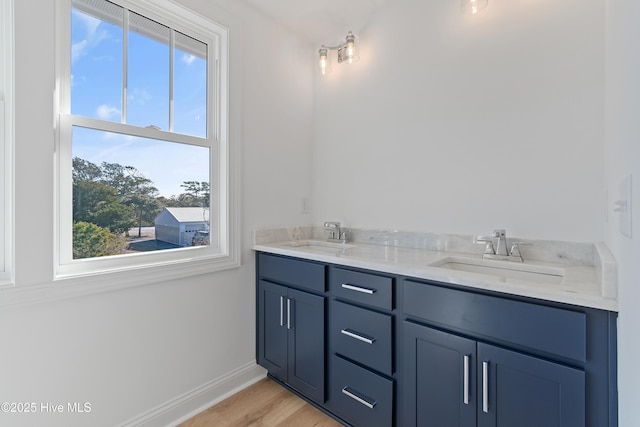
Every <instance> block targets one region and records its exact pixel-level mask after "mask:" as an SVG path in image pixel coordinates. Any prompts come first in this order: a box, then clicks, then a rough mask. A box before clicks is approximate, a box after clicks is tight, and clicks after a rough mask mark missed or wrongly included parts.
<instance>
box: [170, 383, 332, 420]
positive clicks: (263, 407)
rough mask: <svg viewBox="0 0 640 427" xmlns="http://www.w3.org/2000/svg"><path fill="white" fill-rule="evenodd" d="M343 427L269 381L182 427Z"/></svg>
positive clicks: (255, 386) (197, 416) (235, 395)
mask: <svg viewBox="0 0 640 427" xmlns="http://www.w3.org/2000/svg"><path fill="white" fill-rule="evenodd" d="M210 426H215V427H248V426H251V427H276V426H277V427H340V426H342V424H340V423H338V422H337V421H335V420H334V419H333V418H331V417H329V416H328V415H326V414H324V413H323V412H321V411H319V410H318V409H316V408H314V407H313V406H311V405H310V404H308V403H307V402H305V401H304V400H302V399H301V398H299V397H298V396H296V395H295V394H293V393H291V392H290V391H289V390H287V389H285V388H284V387H282V386H280V385H279V384H277V383H276V382H274V381H273V380H271V379H269V378H265V379H263V380H261V381H259V382H257V383H256V384H254V385H252V386H250V387H247V388H246V389H244V390H242V391H240V392H239V393H236V394H234V395H233V396H231V397H229V398H227V399H225V400H223V401H222V402H220V403H218V404H217V405H215V406H212V407H211V408H209V409H207V410H206V411H204V412H201V413H200V414H198V415H196V416H195V417H193V418H191V419H190V420H187V421H185V422H184V423H182V424H180V425H179V427H210Z"/></svg>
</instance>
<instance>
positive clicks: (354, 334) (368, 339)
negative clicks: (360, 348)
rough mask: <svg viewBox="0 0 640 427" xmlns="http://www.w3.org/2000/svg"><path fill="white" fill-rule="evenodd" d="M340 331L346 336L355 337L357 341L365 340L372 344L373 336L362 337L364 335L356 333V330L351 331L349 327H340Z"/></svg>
mask: <svg viewBox="0 0 640 427" xmlns="http://www.w3.org/2000/svg"><path fill="white" fill-rule="evenodd" d="M340 333H342V334H343V335H346V336H348V337H351V338H354V339H357V340H358V341H362V342H366V343H367V344H373V343H374V341H375V338H373V339H372V338H367V337H364V336H362V335H360V334H358V333H357V332H354V331H351V330H349V329H342V330H341V331H340Z"/></svg>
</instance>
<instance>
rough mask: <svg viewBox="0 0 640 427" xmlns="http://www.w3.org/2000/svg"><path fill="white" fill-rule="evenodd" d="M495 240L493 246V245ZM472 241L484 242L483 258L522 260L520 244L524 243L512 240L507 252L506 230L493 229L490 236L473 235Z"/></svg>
mask: <svg viewBox="0 0 640 427" xmlns="http://www.w3.org/2000/svg"><path fill="white" fill-rule="evenodd" d="M494 241H495V246H494ZM473 243H481V244H484V245H485V247H484V253H483V254H482V258H483V259H498V260H504V261H516V262H522V261H523V260H522V255H521V254H520V246H519V245H523V244H525V243H522V242H512V245H511V249H510V250H509V251H508V252H507V232H506V230H502V229H497V230H493V233H492V234H491V236H475V237H474V238H473Z"/></svg>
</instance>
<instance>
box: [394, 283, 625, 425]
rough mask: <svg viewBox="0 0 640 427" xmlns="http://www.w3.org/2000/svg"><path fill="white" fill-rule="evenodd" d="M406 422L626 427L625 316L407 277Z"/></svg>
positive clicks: (404, 405) (404, 331) (405, 341)
mask: <svg viewBox="0 0 640 427" xmlns="http://www.w3.org/2000/svg"><path fill="white" fill-rule="evenodd" d="M402 289H403V303H402V305H403V309H404V315H405V320H404V321H403V342H404V344H403V356H404V357H403V360H404V365H403V375H402V376H401V381H402V382H403V390H404V394H403V413H404V421H403V425H407V426H432V425H433V426H442V425H460V426H480V427H490V426H518V427H528V426H530V427H537V426H545V427H547V426H549V427H553V426H557V427H574V426H575V427H578V426H580V427H584V426H590V427H600V426H616V425H617V418H616V405H617V397H616V396H617V394H616V390H615V384H616V377H615V370H616V362H615V359H616V349H615V313H607V312H604V311H601V310H594V309H588V308H584V307H576V306H568V305H565V304H554V303H543V302H541V301H534V300H531V299H526V298H518V297H514V296H509V297H508V296H499V295H496V294H490V293H481V292H473V291H467V290H465V289H460V288H457V287H450V286H447V285H444V284H440V283H433V282H419V281H414V280H410V279H407V280H405V281H404V285H403V287H402Z"/></svg>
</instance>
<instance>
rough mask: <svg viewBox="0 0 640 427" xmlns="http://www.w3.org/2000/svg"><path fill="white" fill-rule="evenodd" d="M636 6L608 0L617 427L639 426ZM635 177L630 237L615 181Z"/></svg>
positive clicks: (639, 56)
mask: <svg viewBox="0 0 640 427" xmlns="http://www.w3.org/2000/svg"><path fill="white" fill-rule="evenodd" d="M639 22H640V6H639V5H638V3H637V2H635V1H631V0H608V1H607V26H606V28H607V31H606V36H607V38H606V40H607V44H606V49H607V61H606V64H607V68H606V88H607V92H606V95H607V96H606V150H605V159H606V168H605V171H606V185H607V190H608V194H609V203H608V207H607V212H608V221H607V223H606V233H605V234H606V243H607V245H608V246H609V248H611V250H612V252H613V253H614V255H615V257H616V259H617V260H618V266H619V290H618V298H619V301H620V313H619V318H618V362H619V366H618V370H619V375H618V381H619V384H618V388H619V399H620V402H619V415H620V426H622V427H626V426H637V425H640V408H638V398H639V397H640V367H639V366H638V360H637V359H638V358H637V355H638V354H640V338H639V335H638V324H640V312H639V311H638V304H639V303H640V262H639V260H640V239H639V238H638V236H639V235H640V232H639V230H640V205H639V203H640V128H639V127H638V113H639V112H640V82H639V81H638V76H639V75H640V51H638V48H637V40H638V39H640V26H639V25H638V23H639ZM629 174H631V175H632V177H633V183H632V191H633V194H632V200H633V201H634V204H635V206H632V214H633V219H632V225H633V228H634V229H633V238H632V239H630V238H628V237H625V236H623V235H622V234H620V232H619V214H618V213H615V212H614V211H613V209H614V207H615V206H614V202H615V201H616V200H619V199H620V197H619V184H620V181H621V180H622V179H623V178H624V177H625V176H627V175H629Z"/></svg>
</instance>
